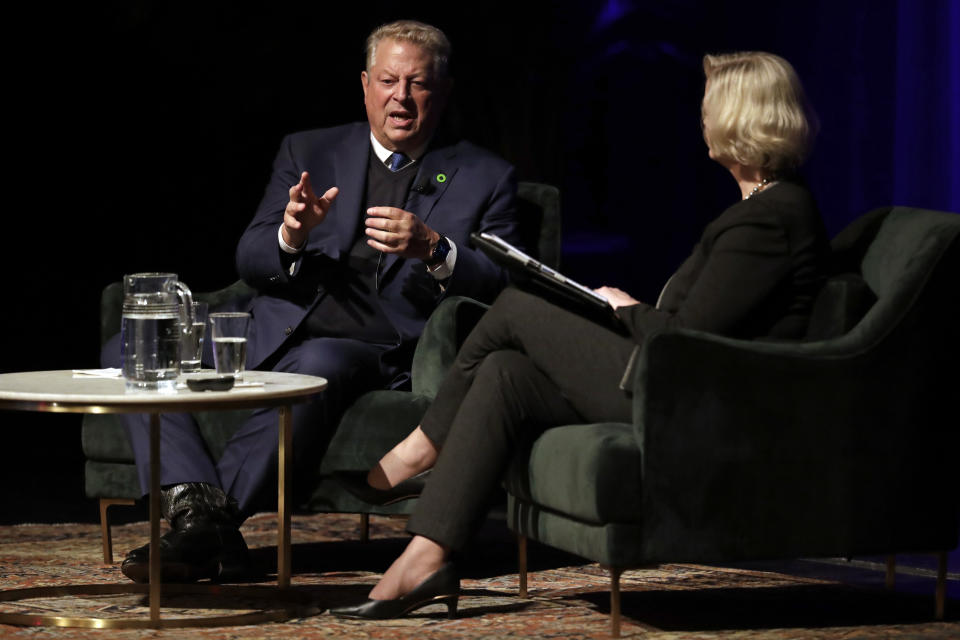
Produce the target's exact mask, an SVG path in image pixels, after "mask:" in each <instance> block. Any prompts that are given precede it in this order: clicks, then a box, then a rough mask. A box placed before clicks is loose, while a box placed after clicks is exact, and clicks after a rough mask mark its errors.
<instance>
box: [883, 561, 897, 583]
mask: <svg viewBox="0 0 960 640" xmlns="http://www.w3.org/2000/svg"><path fill="white" fill-rule="evenodd" d="M896 576H897V556H895V555H893V554H890V555H888V556H887V576H886V579H885V581H884V583H885V584H886V586H887V589H893V584H894V581H895V580H896Z"/></svg>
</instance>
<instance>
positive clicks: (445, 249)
mask: <svg viewBox="0 0 960 640" xmlns="http://www.w3.org/2000/svg"><path fill="white" fill-rule="evenodd" d="M448 253H450V241H449V240H447V237H446V236H445V235H443V234H440V240H438V241H437V245H436V246H435V247H434V248H433V251H431V252H430V258H429V259H428V260H427V261H426V262H427V266H428V267H435V266H437V265H438V264H441V263H443V262H445V261H446V260H447V254H448Z"/></svg>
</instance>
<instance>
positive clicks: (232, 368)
mask: <svg viewBox="0 0 960 640" xmlns="http://www.w3.org/2000/svg"><path fill="white" fill-rule="evenodd" d="M249 324H250V314H249V313H241V312H235V311H231V312H220V313H211V314H210V328H211V330H212V331H211V337H212V338H213V362H214V364H215V365H216V367H217V373H218V374H220V375H232V376H233V377H234V378H236V379H237V380H240V379H242V378H243V370H244V368H245V366H246V362H247V327H248V326H249Z"/></svg>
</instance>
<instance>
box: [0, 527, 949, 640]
mask: <svg viewBox="0 0 960 640" xmlns="http://www.w3.org/2000/svg"><path fill="white" fill-rule="evenodd" d="M403 525H404V523H403V521H402V520H398V519H389V518H372V519H371V541H370V542H368V543H360V542H358V541H357V536H358V517H357V516H351V515H344V514H319V515H305V516H295V517H294V519H293V542H294V551H293V570H294V576H293V584H294V589H293V593H294V594H295V595H296V596H297V597H298V598H300V599H303V600H306V601H308V602H310V603H311V605H313V606H314V607H315V608H316V609H317V611H318V615H310V616H305V617H300V618H294V619H292V620H289V621H286V622H275V623H267V624H261V625H256V626H227V627H211V628H196V629H170V630H110V631H106V630H91V629H70V628H58V627H45V628H36V627H18V626H11V625H0V638H90V637H98V636H100V635H105V634H109V637H110V638H118V639H126V638H130V639H133V638H184V637H191V638H209V639H216V640H227V639H234V638H236V639H249V638H298V639H314V638H333V637H337V638H341V637H349V638H426V639H432V638H469V639H471V640H479V639H485V638H605V637H608V635H609V611H610V608H609V577H608V574H607V573H606V572H605V571H604V570H603V569H602V568H600V567H598V566H597V565H595V564H586V563H584V561H583V560H582V559H578V558H575V557H573V556H569V555H566V554H562V553H559V552H557V551H555V550H551V549H548V548H546V547H542V546H537V545H531V548H530V561H531V570H532V573H531V574H530V585H529V588H530V597H529V598H528V599H524V600H522V599H519V598H518V597H517V596H516V593H517V586H518V585H517V576H516V568H515V563H514V558H515V550H514V547H513V543H512V539H511V538H510V536H509V533H508V532H507V531H506V530H505V528H504V527H503V524H502V523H498V522H491V523H488V526H487V527H486V528H485V529H484V530H483V531H482V532H481V534H480V535H479V536H478V539H477V542H476V543H475V544H474V546H473V547H472V548H471V549H470V550H469V552H468V553H466V554H465V556H464V558H463V559H462V562H461V566H462V567H463V582H462V586H463V590H464V595H463V597H462V598H461V599H460V607H459V614H458V616H457V618H455V619H453V620H449V619H447V617H446V610H445V608H444V607H442V606H439V605H437V606H433V607H429V608H425V609H421V610H420V611H418V612H416V614H415V615H412V616H410V617H408V618H404V619H401V620H393V621H386V622H378V623H372V622H362V621H350V620H340V619H337V618H334V617H332V616H330V615H328V614H326V613H323V611H324V610H325V609H326V608H328V607H331V606H337V605H340V604H344V603H348V602H353V601H357V600H358V599H362V598H363V597H364V596H365V594H366V593H367V591H368V590H369V589H370V586H371V585H372V584H374V583H375V582H376V580H377V577H378V573H379V572H380V571H382V570H383V569H384V568H385V567H386V566H388V565H389V562H390V561H391V560H392V559H393V558H394V557H396V555H397V554H398V553H399V551H400V550H401V549H402V548H403V545H404V544H405V543H406V536H405V534H404V533H403ZM243 533H244V536H245V537H246V539H247V541H248V543H249V545H250V547H251V549H252V551H253V553H254V558H255V561H256V562H257V564H258V566H259V567H260V568H262V569H263V571H264V572H265V573H266V574H271V573H273V572H275V570H276V526H275V515H273V514H260V515H257V516H255V517H254V518H251V519H250V520H248V521H247V523H246V524H245V525H244V527H243ZM148 535H149V529H148V525H147V523H134V524H128V525H123V526H117V527H114V548H115V549H116V550H117V551H118V552H120V553H122V552H123V551H125V550H127V549H130V548H131V547H134V546H137V545H140V544H142V543H143V541H144V540H145V539H146V538H147V536H148ZM120 553H118V554H117V555H118V556H119V555H120ZM80 584H83V585H88V584H89V585H102V584H128V583H127V581H126V580H125V578H124V577H123V576H122V575H121V574H120V572H119V569H118V567H117V565H104V564H102V556H101V547H100V531H99V527H97V526H95V525H90V524H60V525H49V524H46V525H29V524H26V525H15V526H6V527H0V587H2V588H3V589H12V588H25V587H40V586H62V585H80ZM269 585H270V582H269V580H268V579H267V578H265V579H264V582H263V583H262V584H259V585H258V586H259V587H260V588H262V589H265V588H267V587H269ZM622 591H623V593H622V608H623V614H624V619H623V627H622V633H623V635H624V636H625V637H642V638H656V639H657V640H660V639H667V638H831V639H833V638H838V639H839V638H844V639H847V638H875V637H898V638H900V637H910V638H935V639H940V638H957V637H960V622H957V618H958V616H957V611H956V606H955V605H956V602H955V601H949V602H948V610H947V620H948V621H947V622H940V623H938V622H934V621H932V609H933V596H932V592H931V594H930V595H928V596H926V597H920V596H912V595H909V594H902V593H887V592H885V591H882V590H877V589H873V588H858V587H852V586H846V585H843V584H840V583H838V582H834V581H829V580H822V579H815V578H809V577H797V576H790V575H784V574H780V573H771V572H766V571H753V570H745V569H729V568H722V567H711V566H700V565H681V564H667V565H660V566H656V567H651V568H646V569H636V570H631V571H627V572H625V573H624V576H623V579H622ZM267 592H268V593H269V589H267ZM265 604H266V605H268V606H275V604H276V603H272V604H271V603H269V602H268V603H264V602H263V601H262V600H250V599H249V598H245V597H237V596H234V595H232V594H226V595H224V594H221V595H220V596H197V595H169V596H168V597H166V598H165V601H164V607H163V609H162V615H163V616H164V617H181V616H183V617H191V618H196V617H204V616H211V615H238V614H242V613H245V612H250V611H256V610H257V609H258V608H259V607H262V606H264V605H265ZM0 611H3V612H20V613H33V614H46V615H64V616H97V617H115V616H130V615H132V614H143V615H146V614H147V612H148V609H147V606H146V599H145V596H142V595H136V594H129V595H110V596H106V595H104V596H80V597H55V598H46V599H40V598H34V599H30V600H20V601H17V602H0Z"/></svg>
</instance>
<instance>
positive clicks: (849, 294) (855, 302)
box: [807, 273, 877, 340]
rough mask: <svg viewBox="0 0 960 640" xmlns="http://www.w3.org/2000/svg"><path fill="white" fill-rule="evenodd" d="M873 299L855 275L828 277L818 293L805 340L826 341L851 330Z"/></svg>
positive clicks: (875, 298)
mask: <svg viewBox="0 0 960 640" xmlns="http://www.w3.org/2000/svg"><path fill="white" fill-rule="evenodd" d="M876 301H877V296H876V295H875V294H874V293H873V290H872V289H870V286H869V285H868V284H867V283H866V282H865V281H864V279H863V277H861V276H860V274H857V273H844V274H842V275H839V276H835V277H833V278H830V279H829V280H828V281H827V282H826V283H825V284H824V286H823V289H821V290H820V294H819V295H818V296H817V299H816V302H814V304H813V310H812V312H811V314H810V324H809V326H808V327H807V340H828V339H830V338H836V337H837V336H842V335H843V334H845V333H847V332H848V331H850V329H852V328H853V327H854V326H855V325H856V324H857V323H858V322H859V321H860V319H861V318H863V316H864V315H866V313H867V311H869V310H870V307H871V306H873V303H874V302H876Z"/></svg>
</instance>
